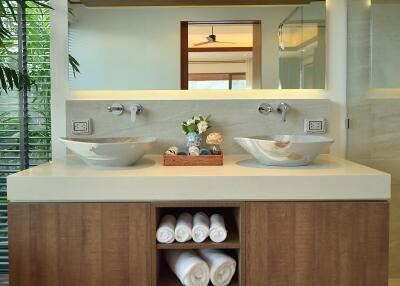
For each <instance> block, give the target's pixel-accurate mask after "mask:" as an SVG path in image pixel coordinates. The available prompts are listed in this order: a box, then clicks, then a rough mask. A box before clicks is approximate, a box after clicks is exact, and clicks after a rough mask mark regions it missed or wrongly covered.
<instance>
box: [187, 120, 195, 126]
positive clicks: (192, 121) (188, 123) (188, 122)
mask: <svg viewBox="0 0 400 286" xmlns="http://www.w3.org/2000/svg"><path fill="white" fill-rule="evenodd" d="M194 123H196V121H195V120H194V119H189V120H188V121H186V124H187V125H192V124H194Z"/></svg>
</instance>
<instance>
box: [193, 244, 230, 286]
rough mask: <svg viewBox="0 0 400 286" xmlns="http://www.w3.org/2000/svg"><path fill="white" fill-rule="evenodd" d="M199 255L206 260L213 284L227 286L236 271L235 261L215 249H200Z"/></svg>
mask: <svg viewBox="0 0 400 286" xmlns="http://www.w3.org/2000/svg"><path fill="white" fill-rule="evenodd" d="M199 254H200V257H201V258H203V259H204V261H205V262H207V264H208V267H209V269H210V279H211V283H212V284H213V285H214V286H227V285H229V283H230V282H231V280H232V277H233V276H234V275H235V272H236V261H235V259H233V258H232V257H230V256H229V255H226V254H225V253H223V252H222V251H221V250H217V249H200V250H199Z"/></svg>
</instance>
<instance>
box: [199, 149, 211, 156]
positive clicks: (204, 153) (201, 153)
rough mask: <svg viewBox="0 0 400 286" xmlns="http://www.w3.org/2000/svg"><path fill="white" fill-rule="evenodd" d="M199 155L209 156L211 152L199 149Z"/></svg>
mask: <svg viewBox="0 0 400 286" xmlns="http://www.w3.org/2000/svg"><path fill="white" fill-rule="evenodd" d="M200 155H201V156H204V155H211V152H210V151H208V150H207V149H201V150H200Z"/></svg>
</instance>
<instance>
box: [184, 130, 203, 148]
mask: <svg viewBox="0 0 400 286" xmlns="http://www.w3.org/2000/svg"><path fill="white" fill-rule="evenodd" d="M186 141H187V143H186V146H187V147H188V148H190V147H193V146H196V147H200V146H201V141H202V138H201V135H200V134H197V133H196V132H189V133H188V134H187V135H186Z"/></svg>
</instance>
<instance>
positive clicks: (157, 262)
mask: <svg viewBox="0 0 400 286" xmlns="http://www.w3.org/2000/svg"><path fill="white" fill-rule="evenodd" d="M244 209H245V208H244V203H242V202H193V201H191V202H177V203H171V202H165V203H163V202H160V203H152V210H151V216H152V220H151V221H152V233H151V237H152V239H153V254H152V256H153V259H152V260H153V267H154V268H153V269H155V271H154V272H153V277H152V280H153V281H154V282H155V284H154V282H153V284H152V285H153V286H179V285H181V283H180V281H179V279H178V278H177V277H176V276H175V274H174V273H173V272H172V271H171V269H170V268H169V266H168V265H167V263H166V261H165V259H164V254H163V253H164V252H165V251H169V250H174V249H187V250H190V249H194V250H195V249H221V250H223V251H224V252H226V253H228V254H230V255H231V256H232V257H235V259H236V261H237V270H236V274H235V277H234V278H233V280H232V282H231V284H229V285H232V286H240V285H244V276H243V273H244V265H245V264H244V258H245V253H244V252H245V243H244V237H245V235H244V231H245V230H244V215H245V211H244ZM199 211H202V212H204V213H206V214H207V215H208V216H211V215H212V214H214V213H219V214H221V215H222V216H223V217H224V220H225V225H226V228H227V231H228V236H227V239H226V240H225V241H224V242H221V243H215V242H213V241H211V240H210V238H208V239H207V240H206V241H204V242H202V243H196V242H194V241H188V242H184V243H180V242H174V243H171V244H164V243H158V242H157V240H156V232H157V228H158V225H159V223H160V220H161V218H162V217H163V216H164V215H166V214H171V215H174V216H175V217H178V215H179V214H181V213H182V212H188V213H190V214H192V215H194V214H195V213H196V212H199ZM210 285H211V283H210Z"/></svg>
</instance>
